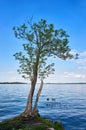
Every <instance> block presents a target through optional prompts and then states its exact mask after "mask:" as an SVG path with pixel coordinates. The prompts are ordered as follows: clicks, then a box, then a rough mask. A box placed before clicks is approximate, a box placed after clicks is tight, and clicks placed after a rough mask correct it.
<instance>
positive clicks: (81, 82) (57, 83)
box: [0, 82, 86, 84]
mask: <svg viewBox="0 0 86 130" xmlns="http://www.w3.org/2000/svg"><path fill="white" fill-rule="evenodd" d="M0 84H29V83H24V82H0ZM37 84H40V83H37ZM44 84H86V82H77V83H44Z"/></svg>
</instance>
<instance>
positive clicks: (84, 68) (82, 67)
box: [78, 66, 86, 70]
mask: <svg viewBox="0 0 86 130" xmlns="http://www.w3.org/2000/svg"><path fill="white" fill-rule="evenodd" d="M78 69H79V70H86V66H79V67H78Z"/></svg>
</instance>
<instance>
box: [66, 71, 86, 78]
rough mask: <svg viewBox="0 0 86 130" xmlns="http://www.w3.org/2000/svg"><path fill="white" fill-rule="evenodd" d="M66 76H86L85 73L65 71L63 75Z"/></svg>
mask: <svg viewBox="0 0 86 130" xmlns="http://www.w3.org/2000/svg"><path fill="white" fill-rule="evenodd" d="M63 76H64V77H65V78H85V77H86V75H85V74H80V73H74V72H64V75H63Z"/></svg>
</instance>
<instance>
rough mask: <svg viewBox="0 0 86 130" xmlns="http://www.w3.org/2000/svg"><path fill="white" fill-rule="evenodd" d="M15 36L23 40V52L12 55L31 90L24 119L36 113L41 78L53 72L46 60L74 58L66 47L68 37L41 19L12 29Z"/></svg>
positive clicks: (51, 66) (51, 65)
mask: <svg viewBox="0 0 86 130" xmlns="http://www.w3.org/2000/svg"><path fill="white" fill-rule="evenodd" d="M13 30H14V34H15V37H16V38H18V39H22V40H24V41H25V42H26V43H25V44H23V48H24V52H19V53H16V54H14V56H15V59H16V60H18V61H19V64H20V66H19V69H18V72H19V73H20V74H21V75H22V77H23V78H29V79H30V81H31V89H30V93H29V96H28V100H27V105H26V109H25V111H24V112H23V115H24V116H28V115H30V114H33V115H34V114H35V112H36V111H37V102H38V99H39V96H40V93H41V90H42V87H43V81H44V78H46V77H47V76H49V75H50V74H52V73H54V63H51V64H49V63H48V62H47V61H48V58H49V57H59V58H61V59H63V60H66V59H71V58H73V55H72V54H71V53H70V51H71V49H70V47H69V46H68V43H69V41H68V37H69V36H68V35H67V33H66V31H64V30H63V29H58V30H57V29H55V28H54V25H53V24H47V21H46V20H44V19H41V20H40V21H39V22H38V23H32V21H27V23H24V24H23V25H21V26H18V27H13ZM38 77H39V78H40V80H41V84H40V88H39V90H38V93H37V96H36V101H35V103H34V107H33V108H32V103H33V95H34V90H35V86H36V83H37V78H38Z"/></svg>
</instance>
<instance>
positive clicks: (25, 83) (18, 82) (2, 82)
mask: <svg viewBox="0 0 86 130" xmlns="http://www.w3.org/2000/svg"><path fill="white" fill-rule="evenodd" d="M0 84H27V83H23V82H0Z"/></svg>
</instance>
